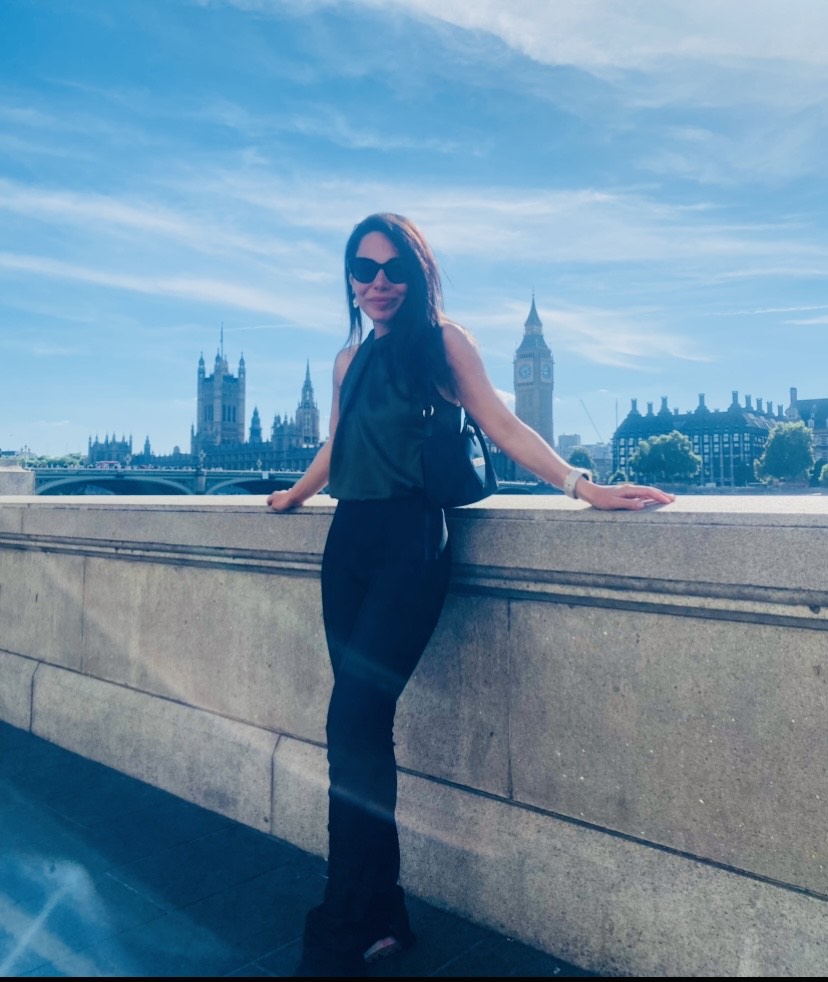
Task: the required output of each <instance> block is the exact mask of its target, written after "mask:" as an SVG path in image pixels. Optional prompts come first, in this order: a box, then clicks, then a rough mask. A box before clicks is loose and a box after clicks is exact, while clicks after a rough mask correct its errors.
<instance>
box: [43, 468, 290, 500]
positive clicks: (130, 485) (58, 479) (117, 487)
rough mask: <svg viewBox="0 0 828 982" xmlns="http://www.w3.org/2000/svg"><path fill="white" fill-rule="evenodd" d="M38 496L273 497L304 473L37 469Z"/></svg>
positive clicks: (146, 469)
mask: <svg viewBox="0 0 828 982" xmlns="http://www.w3.org/2000/svg"><path fill="white" fill-rule="evenodd" d="M33 470H34V472H35V494H42V495H58V494H270V492H271V491H275V490H278V489H280V488H289V487H290V486H291V485H292V484H293V483H294V482H295V481H296V480H297V479H298V478H299V477H300V476H301V471H230V470H203V469H201V468H196V467H123V468H99V467H36V468H33Z"/></svg>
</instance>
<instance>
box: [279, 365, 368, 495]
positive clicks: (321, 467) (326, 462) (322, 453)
mask: <svg viewBox="0 0 828 982" xmlns="http://www.w3.org/2000/svg"><path fill="white" fill-rule="evenodd" d="M358 350H359V349H358V348H344V349H343V350H342V351H340V352H339V354H338V355H337V356H336V360H335V361H334V370H333V394H332V396H331V428H330V433H329V435H328V439H327V441H326V442H325V444H324V446H322V447H321V448H320V450H319V453H318V454H317V455H316V456H315V457H314V458H313V460H312V461H311V463H310V466H309V467H308V469H307V470H306V471H305V473H304V474H303V475H302V476H301V477H300V478H299V480H298V481H297V482H296V484H294V485H293V487H292V488H288V489H287V491H273V492H272V493H271V494H269V495H268V498H267V504H268V505H269V507H270V508H271V509H272V510H273V511H290V509H291V508H298V507H299V505H301V504H303V503H304V502H305V501H307V500H308V498H311V497H313V495H315V494H318V493H319V492H320V491H321V490H322V488H324V487H325V485H326V484H327V483H328V479H329V478H330V474H331V450H332V449H333V442H334V434H335V433H336V427H337V424H338V423H339V391H340V389H341V387H342V380H343V379H344V378H345V372H347V370H348V366H349V365H350V364H351V360H352V359H353V357H354V355H355V354H356V353H357V351H358Z"/></svg>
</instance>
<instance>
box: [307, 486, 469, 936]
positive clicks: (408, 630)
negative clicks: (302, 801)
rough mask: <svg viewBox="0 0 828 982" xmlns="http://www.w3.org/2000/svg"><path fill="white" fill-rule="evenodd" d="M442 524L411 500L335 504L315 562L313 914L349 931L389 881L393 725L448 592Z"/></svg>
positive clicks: (394, 856) (395, 870)
mask: <svg viewBox="0 0 828 982" xmlns="http://www.w3.org/2000/svg"><path fill="white" fill-rule="evenodd" d="M449 566H450V555H449V549H448V539H447V534H446V525H445V517H444V515H443V512H442V510H441V509H439V508H434V507H432V506H430V505H428V504H426V502H425V501H424V500H423V498H422V497H421V496H415V497H410V498H400V499H396V498H395V499H389V500H382V501H342V502H340V503H339V504H338V505H337V509H336V512H335V513H334V518H333V523H332V525H331V529H330V533H329V535H328V540H327V543H326V546H325V553H324V557H323V561H322V607H323V615H324V622H325V632H326V636H327V641H328V650H329V653H330V657H331V665H332V668H333V676H334V685H333V691H332V693H331V701H330V705H329V709H328V719H327V737H328V764H329V775H330V789H329V812H328V834H329V853H328V882H327V887H326V891H325V901H324V906H325V907H326V909H327V910H328V912H329V913H331V914H332V915H334V916H335V917H337V918H338V919H340V920H343V921H347V922H359V921H361V920H362V919H363V918H364V917H365V916H366V912H367V910H368V909H369V907H371V905H372V903H374V904H375V903H376V902H377V899H378V898H379V897H382V896H384V895H388V894H390V893H391V892H392V891H393V890H394V888H395V885H396V883H397V879H398V877H399V872H400V847H399V839H398V836H397V826H396V821H395V815H394V813H395V808H396V803H397V765H396V758H395V755H394V716H395V713H396V707H397V700H398V699H399V697H400V695H401V693H402V691H403V689H404V688H405V685H406V683H407V682H408V680H409V678H410V677H411V674H412V672H413V671H414V669H415V668H416V666H417V663H418V661H419V660H420V656H421V655H422V653H423V651H424V649H425V647H426V645H427V644H428V641H429V638H430V637H431V635H432V633H433V631H434V628H435V626H436V624H437V619H438V617H439V616H440V611H441V609H442V606H443V602H444V600H445V596H446V592H447V590H448V579H449Z"/></svg>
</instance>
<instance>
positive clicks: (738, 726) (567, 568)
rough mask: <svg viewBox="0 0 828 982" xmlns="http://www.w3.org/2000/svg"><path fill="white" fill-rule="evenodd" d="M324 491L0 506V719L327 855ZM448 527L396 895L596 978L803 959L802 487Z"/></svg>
mask: <svg viewBox="0 0 828 982" xmlns="http://www.w3.org/2000/svg"><path fill="white" fill-rule="evenodd" d="M331 510H332V509H331V502H330V501H329V499H327V498H324V497H320V498H317V499H314V501H313V502H312V503H310V505H309V506H307V507H306V508H304V509H302V510H300V511H299V512H296V513H293V514H290V515H281V516H277V515H273V514H268V513H267V511H266V510H265V508H264V506H263V499H262V498H258V497H257V498H236V497H233V498H232V499H212V500H208V499H204V498H200V499H192V498H187V499H182V498H143V497H141V498H107V499H106V500H104V501H102V500H91V499H90V498H75V499H71V498H61V499H60V500H56V499H44V498H33V497H32V498H12V497H5V498H3V499H0V718H2V719H4V720H6V721H7V722H9V723H12V724H14V725H16V726H20V727H23V728H26V729H30V730H31V731H32V732H34V733H36V734H37V735H39V736H41V737H44V738H46V739H48V740H52V741H54V742H56V743H59V744H60V745H62V746H64V747H67V748H68V749H70V750H73V751H76V752H78V753H81V754H84V755H86V756H88V757H92V758H94V759H96V760H100V761H102V762H103V763H106V764H108V765H110V766H113V767H116V768H119V769H121V770H123V771H125V772H127V773H129V774H132V775H134V776H136V777H138V778H141V779H142V780H146V781H150V782H152V783H154V784H157V785H159V786H161V787H164V788H166V789H167V790H170V791H172V792H174V793H176V794H179V795H181V796H183V797H185V798H188V799H190V800H193V801H196V802H198V803H200V804H202V805H205V806H207V807H209V808H212V809H215V810H217V811H219V812H222V813H223V814H227V815H229V816H231V817H233V818H235V819H237V820H239V821H242V822H245V823H247V824H249V825H251V826H254V827H256V828H259V829H262V830H265V831H271V832H273V833H274V834H276V835H278V836H280V837H283V838H285V839H288V840H289V841H291V842H294V843H296V844H297V845H299V846H301V847H303V848H305V849H309V850H311V851H313V852H317V853H319V854H324V850H325V821H326V814H325V812H326V775H325V755H324V718H325V709H326V705H327V697H328V693H329V690H330V682H331V679H330V670H329V668H328V664H327V656H326V653H325V645H324V635H323V631H322V626H321V614H320V609H319V584H318V574H319V563H320V558H321V552H322V548H323V545H324V540H325V535H326V532H327V528H328V524H329V522H330V515H331ZM450 525H451V530H452V535H453V548H454V561H455V564H454V573H453V582H452V590H451V593H450V596H449V599H448V602H447V605H446V609H445V611H444V614H443V617H442V619H441V622H440V624H439V626H438V629H437V632H436V634H435V636H434V638H433V640H432V642H431V644H430V646H429V648H428V650H427V651H426V654H425V656H424V658H423V660H422V662H421V664H420V666H419V668H418V670H417V672H416V673H415V676H414V678H413V679H412V682H411V684H410V686H409V688H408V689H407V690H406V692H405V694H404V695H403V698H402V700H401V703H400V710H399V714H398V725H397V744H398V758H399V763H400V768H401V776H400V807H399V820H400V827H401V838H402V843H403V853H404V855H403V878H404V884H405V886H406V887H407V888H408V889H409V890H411V891H412V892H413V893H415V894H417V895H419V896H421V897H423V898H424V899H426V900H429V901H431V902H433V903H436V904H439V905H441V906H444V907H447V908H449V909H452V910H456V911H458V912H459V913H461V914H463V915H464V916H467V917H471V918H473V919H476V920H478V921H479V922H481V923H484V924H487V925H490V926H492V927H494V928H496V929H497V930H499V931H503V932H506V933H508V934H510V935H512V936H514V937H517V938H520V939H521V940H523V941H526V942H528V943H530V944H533V945H536V946H538V947H541V948H544V949H546V950H548V951H551V952H554V953H556V954H558V955H560V956H562V957H564V958H567V959H569V960H571V961H572V962H575V963H576V964H581V965H584V966H586V967H590V968H591V969H593V970H594V971H596V972H598V973H600V974H606V975H625V974H630V975H635V974H638V975H644V976H670V975H673V976H685V977H687V976H704V975H718V976H760V975H769V976H795V975H805V976H809V975H814V976H816V975H820V976H821V975H824V974H825V973H826V970H827V969H828V940H827V939H828V903H827V901H828V840H826V835H825V827H826V822H825V802H826V797H827V796H828V782H826V761H828V732H827V731H826V725H825V723H826V704H828V654H827V653H826V640H828V635H826V633H825V632H826V630H828V580H826V576H825V572H824V570H825V561H824V557H825V555H826V547H828V500H827V499H825V498H823V497H821V496H813V497H811V496H805V497H796V498H793V497H791V498H784V497H773V498H761V497H755V498H738V499H730V498H712V497H687V498H684V499H681V500H679V501H678V502H676V503H675V504H674V505H671V506H669V507H667V508H664V509H659V510H652V511H647V512H645V513H635V514H633V513H600V512H595V511H593V510H591V509H589V508H587V507H585V506H584V505H583V504H582V503H580V502H575V501H570V500H569V499H566V498H563V497H562V496H552V497H548V498H545V497H537V496H532V497H527V496H519V497H514V498H506V497H500V496H498V497H496V498H493V499H490V500H489V501H488V502H486V503H483V504H481V505H477V506H472V507H470V508H466V509H462V510H460V511H457V512H455V513H454V514H453V515H452V516H451V519H450Z"/></svg>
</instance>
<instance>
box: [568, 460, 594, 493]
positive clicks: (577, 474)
mask: <svg viewBox="0 0 828 982" xmlns="http://www.w3.org/2000/svg"><path fill="white" fill-rule="evenodd" d="M581 478H583V479H584V480H585V481H591V480H592V472H591V471H588V470H586V469H585V468H583V467H573V468H572V470H571V471H570V472H569V473H568V474H567V475H566V477H565V478H564V482H563V493H564V494H565V495H568V496H569V497H570V498H577V497H578V495H577V494H576V492H575V485H576V484H577V483H578V481H580V480H581Z"/></svg>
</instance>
